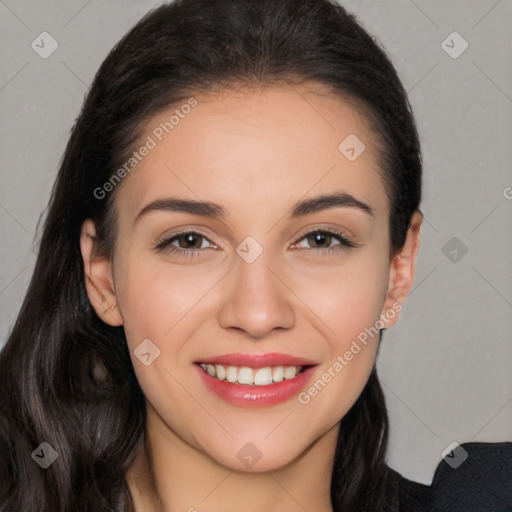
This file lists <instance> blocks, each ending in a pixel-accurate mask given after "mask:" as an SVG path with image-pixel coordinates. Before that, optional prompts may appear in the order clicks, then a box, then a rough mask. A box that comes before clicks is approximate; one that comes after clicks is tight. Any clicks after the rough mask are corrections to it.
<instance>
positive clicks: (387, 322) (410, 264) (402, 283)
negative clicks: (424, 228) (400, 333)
mask: <svg viewBox="0 0 512 512" xmlns="http://www.w3.org/2000/svg"><path fill="white" fill-rule="evenodd" d="M422 221H423V214H422V213H421V212H420V211H419V210H416V211H415V212H414V213H413V215H412V217H411V222H410V224H409V228H408V230H407V235H406V239H405V243H404V246H403V247H402V249H401V250H400V251H399V252H398V253H397V254H396V255H395V256H394V257H393V259H392V260H391V263H390V267H389V280H388V290H387V293H386V300H385V301H384V306H383V308H382V311H381V321H382V324H383V328H384V329H387V328H389V327H391V326H392V325H394V324H395V323H396V321H397V320H398V314H399V313H400V311H401V309H402V304H403V303H404V302H405V299H406V297H407V295H408V294H409V292H410V290H411V288H412V284H413V282H414V270H415V263H416V255H417V254H418V249H419V247H420V226H421V223H422Z"/></svg>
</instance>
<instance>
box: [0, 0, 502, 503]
mask: <svg viewBox="0 0 512 512" xmlns="http://www.w3.org/2000/svg"><path fill="white" fill-rule="evenodd" d="M421 167H422V164H421V153H420V145H419V141H418V135H417V131H416V127H415V124H414V119H413V116H412V111H411V108H410V106H409V103H408V100H407V97H406V94H405V92H404V89H403V87H402V85H401V83H400V81H399V79H398V77H397V74H396V72H395V70H394V68H393V66H392V64H391V63H390V61H389V60H388V58H387V57H386V55H385V54H384V52H383V51H382V49H381V48H379V46H378V45H377V44H376V43H375V41H374V40H373V39H372V38H371V37H370V36H369V35H368V34H367V33H366V32H365V31H364V30H363V29H362V28H361V27H360V26H359V25H358V23H357V22H356V20H355V19H354V17H353V16H351V15H349V14H347V13H346V12H345V10H344V9H343V8H342V7H340V6H339V5H337V4H335V3H333V2H330V1H328V0H306V1H303V0H301V1H299V0H258V1H256V0H236V1H231V0H230V1H227V0H208V1H207V0H181V1H177V2H174V3H170V4H165V5H163V6H161V7H160V8H158V9H156V10H154V11H152V12H150V13H149V14H148V15H146V16H145V17H144V18H143V19H142V20H141V21H140V22H139V23H138V24H137V25H136V26H135V27H134V28H133V29H132V30H131V31H130V32H129V33H128V34H127V35H126V36H125V37H124V38H123V39H122V40H121V41H120V42H119V43H118V45H116V47H115V48H114V49H113V50H112V52H111V53H110V54H109V56H108V57H107V58H106V60H105V61H104V63H103V64H102V66H101V68H100V70H99V72H98V74H97V76H96V77H95V80H94V83H93V85H92V87H91V90H90V91H89V93H88V95H87V98H86V100H85V103H84V106H83V109H82V112H81V114H80V116H79V118H78V119H77V122H76V124H75V126H74V128H73V132H72V135H71V138H70V141H69V144H68V146H67V148H66V152H65V155H64V158H63V161H62V165H61V168H60V171H59V175H58V178H57V181H56V183H55V187H54V189H53V191H52V197H51V201H50V205H49V210H48V215H47V219H46V222H45V228H44V232H43V236H42V240H41V246H40V251H39V255H38V259H37V264H36V268H35V270H34V275H33V279H32V282H31V284H30V287H29V290H28V292H27V295H26V298H25V301H24V303H23V306H22V309H21V311H20V314H19V317H18V319H17V322H16V324H15V326H14V328H13V331H12V333H11V335H10V337H9V339H8V342H7V344H6V346H5V348H4V349H3V351H2V353H1V358H0V370H1V372H2V375H3V381H4V385H3V386H2V388H1V391H0V397H1V399H0V403H1V406H2V416H1V422H0V439H1V446H2V457H1V463H0V482H1V489H0V510H2V511H11V510H19V511H31V510H42V511H56V510H60V511H75V510H87V511H89V510H90V511H116V512H117V511H128V510H135V511H137V512H139V511H144V512H148V511H149V512H152V511H165V512H168V511H173V512H174V511H179V510H188V511H194V510H198V511H201V512H203V511H219V510H222V511H223V512H228V511H231V510H239V509H240V508H241V507H243V508H245V509H247V510H254V511H256V510H280V511H295V510H311V511H313V510H314V511H316V512H324V511H344V512H345V511H363V510H364V511H367V510H371V511H374V510H375V511H378V510H393V511H398V510H506V508H505V507H506V506H510V505H511V495H512V491H511V488H510V481H511V479H512V478H511V471H510V466H511V463H512V462H511V461H512V455H511V453H512V446H511V443H494V444H489V445H485V444H480V443H469V444H465V445H463V448H464V452H465V453H466V454H468V458H467V461H465V462H463V463H462V464H461V465H460V466H459V467H458V468H457V469H456V470H454V469H452V468H451V467H450V466H449V465H448V464H447V462H441V463H440V465H439V467H438V469H437V471H436V474H435V477H434V481H433V484H432V486H426V485H422V484H418V483H414V482H411V481H409V480H407V479H405V478H403V477H402V476H401V475H399V474H398V473H396V472H395V471H393V470H391V469H390V468H389V467H388V466H387V465H386V463H385V455H386V446H387V435H388V420H387V414H386V407H385V403H384V397H383V394H382V390H381V387H380V385H379V382H378V378H377V374H376V369H375V359H376V356H377V353H378V347H379V342H380V340H381V338H382V332H383V330H384V329H386V328H389V327H391V326H392V325H393V324H394V323H395V322H396V321H397V318H398V316H399V313H400V310H401V307H402V304H403V302H404V300H405V298H406V296H407V294H408V292H409V290H410V289H411V286H412V283H413V279H414V264H415V258H416V254H417V251H418V248H419V232H420V225H421V221H422V214H421V212H420V210H419V203H420V198H421ZM458 449H459V448H458ZM473 491H474V493H473V495H471V492H473ZM485 507H488V508H485Z"/></svg>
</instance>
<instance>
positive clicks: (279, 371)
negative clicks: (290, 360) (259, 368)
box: [272, 366, 284, 382]
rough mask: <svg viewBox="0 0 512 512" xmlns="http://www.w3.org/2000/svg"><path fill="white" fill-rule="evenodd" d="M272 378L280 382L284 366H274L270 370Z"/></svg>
mask: <svg viewBox="0 0 512 512" xmlns="http://www.w3.org/2000/svg"><path fill="white" fill-rule="evenodd" d="M272 379H273V380H274V382H282V381H283V379H284V368H283V367H282V366H276V367H275V368H274V369H273V370H272Z"/></svg>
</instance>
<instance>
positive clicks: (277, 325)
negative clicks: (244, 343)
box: [219, 252, 295, 339]
mask: <svg viewBox="0 0 512 512" xmlns="http://www.w3.org/2000/svg"><path fill="white" fill-rule="evenodd" d="M264 255H265V252H263V254H262V255H261V256H260V257H259V258H258V259H256V261H253V262H252V263H247V262H246V261H244V260H243V259H242V258H239V259H238V260H237V261H236V263H235V268H234V269H233V270H232V271H231V272H229V274H228V275H227V276H226V280H227V281H228V282H224V283H223V297H222V306H221V309H220V312H219V322H220V325H221V326H222V327H224V328H226V329H239V330H242V331H244V332H245V333H246V334H247V335H248V336H250V337H251V338H253V339H262V338H265V337H267V336H268V335H269V334H270V333H271V332H272V331H273V330H274V329H290V328H291V327H293V325H294V324H295V311H294V308H293V303H292V299H293V297H294V294H293V292H292V291H291V290H290V288H288V286H287V283H286V279H285V278H284V276H282V275H280V272H279V270H275V269H274V268H273V266H272V265H271V264H270V262H269V261H268V260H267V259H266V258H265V257H264Z"/></svg>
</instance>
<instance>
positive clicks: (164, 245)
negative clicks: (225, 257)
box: [154, 229, 358, 258]
mask: <svg viewBox="0 0 512 512" xmlns="http://www.w3.org/2000/svg"><path fill="white" fill-rule="evenodd" d="M319 234H321V235H327V236H330V237H333V238H335V239H336V240H338V241H339V242H340V243H339V244H336V245H335V246H334V247H331V248H326V249H325V248H324V249H314V248H313V249H310V250H312V251H318V252H319V253H320V254H321V255H324V256H334V254H333V252H334V251H336V252H337V251H343V250H347V249H352V248H355V247H358V245H357V244H355V243H354V242H352V241H351V240H349V239H348V238H347V237H346V236H345V235H343V234H342V233H338V232H336V231H331V230H328V229H315V230H313V231H310V232H308V233H306V234H304V235H303V236H302V237H301V238H300V239H299V240H298V242H300V241H301V240H303V239H305V238H307V237H308V236H314V235H319ZM187 235H198V236H200V237H202V238H204V239H205V240H207V241H208V242H209V243H213V242H211V240H210V239H209V238H207V237H206V236H205V235H203V234H201V233H198V232H197V231H183V232H181V233H175V234H173V235H172V236H170V237H168V238H164V239H162V240H159V241H158V242H156V244H155V246H154V248H155V250H156V251H163V250H164V249H165V250H166V251H168V252H170V253H173V254H177V255H179V256H184V257H188V258H193V257H195V256H199V253H200V252H201V249H178V248H177V247H175V246H173V245H171V243H172V242H174V241H175V240H179V239H180V238H183V237H186V236H187ZM298 242H295V243H294V244H293V245H296V244H297V243H298ZM213 245H215V244H213ZM299 250H300V249H299ZM306 250H307V249H306Z"/></svg>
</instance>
